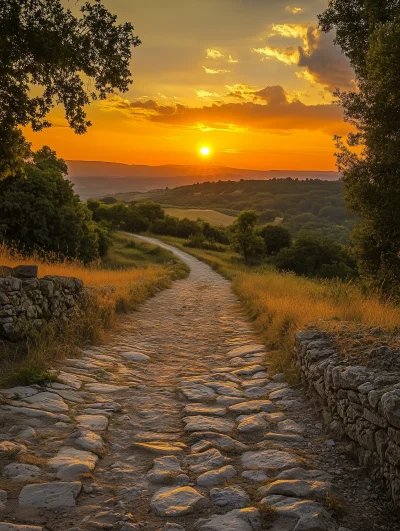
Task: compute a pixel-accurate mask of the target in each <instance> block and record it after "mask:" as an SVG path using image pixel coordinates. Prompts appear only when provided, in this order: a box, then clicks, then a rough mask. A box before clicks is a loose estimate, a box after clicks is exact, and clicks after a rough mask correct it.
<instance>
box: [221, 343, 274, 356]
mask: <svg viewBox="0 0 400 531" xmlns="http://www.w3.org/2000/svg"><path fill="white" fill-rule="evenodd" d="M259 352H263V353H265V347H264V345H257V344H251V345H244V346H243V347H237V348H234V349H233V350H230V351H229V352H227V354H226V356H227V358H236V357H241V356H249V355H251V354H258V353H259Z"/></svg>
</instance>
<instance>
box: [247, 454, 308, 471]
mask: <svg viewBox="0 0 400 531" xmlns="http://www.w3.org/2000/svg"><path fill="white" fill-rule="evenodd" d="M299 464H301V459H300V458H299V457H298V456H297V455H296V454H290V453H289V452H283V451H281V450H263V451H258V452H257V451H255V452H246V453H244V454H243V455H242V465H243V468H246V469H250V470H266V471H278V470H283V469H285V468H294V467H295V466H298V465H299Z"/></svg>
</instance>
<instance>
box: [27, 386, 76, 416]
mask: <svg viewBox="0 0 400 531" xmlns="http://www.w3.org/2000/svg"><path fill="white" fill-rule="evenodd" d="M24 401H25V402H28V403H29V404H30V405H31V407H33V408H35V409H42V410H43V411H51V412H52V413H67V412H68V409H69V408H68V404H66V403H65V402H64V400H63V399H62V398H61V396H59V395H57V394H55V393H51V392H49V391H45V392H44V393H38V394H36V395H33V396H28V397H26V398H25V399H24Z"/></svg>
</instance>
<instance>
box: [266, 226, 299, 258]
mask: <svg viewBox="0 0 400 531" xmlns="http://www.w3.org/2000/svg"><path fill="white" fill-rule="evenodd" d="M258 234H259V236H261V238H262V239H263V240H264V249H265V254H266V255H267V256H271V255H274V254H277V253H279V251H280V250H281V249H284V248H285V247H290V245H291V243H292V236H291V234H290V232H289V230H288V229H287V228H286V227H282V226H281V225H267V226H266V227H263V228H262V229H260V230H259V231H258Z"/></svg>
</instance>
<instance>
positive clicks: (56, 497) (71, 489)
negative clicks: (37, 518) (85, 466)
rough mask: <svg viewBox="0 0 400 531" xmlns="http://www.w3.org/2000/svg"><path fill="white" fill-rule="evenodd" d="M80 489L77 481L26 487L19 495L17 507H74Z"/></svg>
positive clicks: (80, 485) (80, 486)
mask: <svg viewBox="0 0 400 531" xmlns="http://www.w3.org/2000/svg"><path fill="white" fill-rule="evenodd" d="M81 488H82V484H81V483H80V482H79V481H74V482H61V481H58V482H56V483H37V484H33V485H26V486H25V487H24V488H23V489H22V490H21V492H20V494H19V506H20V507H21V508H29V507H32V508H38V509H63V508H66V507H75V503H76V498H77V497H78V495H79V493H80V491H81Z"/></svg>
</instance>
